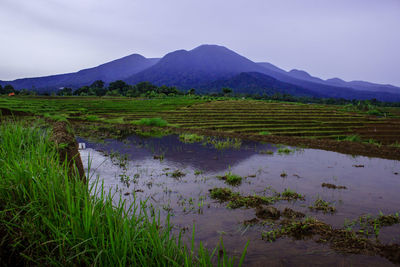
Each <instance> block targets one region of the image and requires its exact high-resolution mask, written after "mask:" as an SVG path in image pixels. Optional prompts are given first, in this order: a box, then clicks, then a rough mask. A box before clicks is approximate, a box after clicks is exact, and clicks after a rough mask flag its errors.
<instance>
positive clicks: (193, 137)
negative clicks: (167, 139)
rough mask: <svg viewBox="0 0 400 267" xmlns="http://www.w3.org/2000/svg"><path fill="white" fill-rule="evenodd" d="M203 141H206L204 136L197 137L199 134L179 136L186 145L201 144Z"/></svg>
mask: <svg viewBox="0 0 400 267" xmlns="http://www.w3.org/2000/svg"><path fill="white" fill-rule="evenodd" d="M203 139H204V136H202V135H197V134H190V133H185V134H181V135H179V140H181V141H182V142H184V143H196V142H201V141H203Z"/></svg>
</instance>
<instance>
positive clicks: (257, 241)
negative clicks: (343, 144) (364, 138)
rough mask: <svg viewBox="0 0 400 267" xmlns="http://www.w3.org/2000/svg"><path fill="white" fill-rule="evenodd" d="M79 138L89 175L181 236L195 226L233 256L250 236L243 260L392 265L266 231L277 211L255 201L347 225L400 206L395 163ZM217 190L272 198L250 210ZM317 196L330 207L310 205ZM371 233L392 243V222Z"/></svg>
mask: <svg viewBox="0 0 400 267" xmlns="http://www.w3.org/2000/svg"><path fill="white" fill-rule="evenodd" d="M78 141H79V142H81V143H85V148H84V149H82V150H81V151H80V153H81V158H82V161H83V163H84V166H88V164H89V165H90V176H91V181H94V180H95V178H96V177H100V181H103V182H104V187H105V189H106V190H111V192H113V193H114V192H115V193H116V194H115V196H116V197H118V198H119V196H122V198H123V199H125V200H126V201H127V203H131V202H132V201H134V196H136V198H137V200H147V206H151V205H153V206H154V207H155V209H156V210H159V211H160V215H161V217H162V218H166V216H167V214H170V215H171V222H172V224H173V225H174V232H175V233H179V232H180V231H183V233H184V240H186V241H189V240H190V239H191V234H192V228H193V225H195V229H196V230H195V240H196V242H200V241H201V242H203V244H205V245H206V246H207V247H208V248H210V249H212V248H214V247H215V246H216V245H217V244H218V243H219V240H220V238H221V237H222V238H223V242H224V246H225V248H226V250H227V251H228V253H229V254H231V255H237V256H238V257H239V256H240V254H241V252H242V250H243V248H244V246H245V244H246V242H247V241H248V240H250V245H249V247H248V251H247V256H246V260H245V266H256V265H258V266H309V265H326V264H330V265H340V266H342V265H343V266H348V265H352V266H377V265H379V266H391V265H393V263H392V262H391V261H389V260H388V257H386V258H385V257H381V256H377V255H374V253H362V254H354V253H345V252H346V251H341V250H340V249H338V248H337V247H336V248H334V247H332V246H331V243H329V242H315V240H316V239H315V238H313V237H312V236H311V237H306V236H304V237H306V238H303V236H301V238H300V239H295V238H293V237H291V236H285V235H282V236H277V237H276V238H271V232H270V231H273V230H274V229H278V228H279V227H281V225H282V224H281V222H282V221H283V220H285V219H284V216H283V215H281V216H279V215H278V216H275V217H274V216H262V214H263V213H262V212H260V209H261V210H262V208H266V207H271V206H272V207H274V208H276V209H273V210H272V211H273V212H280V214H283V211H284V210H285V208H290V209H291V210H293V211H296V212H300V213H303V214H304V215H305V216H306V217H305V218H308V217H313V218H316V219H317V220H319V221H322V222H324V223H327V224H329V225H331V226H332V227H333V228H335V229H341V228H343V229H345V228H346V227H347V228H348V227H349V224H350V222H351V221H353V220H358V218H359V217H360V216H366V215H368V214H370V215H372V216H379V214H380V213H383V214H395V213H397V212H399V210H400V162H399V161H393V160H385V159H379V158H367V157H360V156H349V155H344V154H339V153H335V152H329V151H323V150H315V149H299V148H292V147H290V148H286V147H281V146H276V145H272V144H262V143H256V142H250V141H242V142H241V143H239V144H234V145H233V146H234V147H230V148H225V149H217V148H216V147H215V144H214V145H213V144H211V143H204V144H203V143H202V142H196V143H183V142H181V141H180V139H179V137H178V136H177V135H170V136H165V137H162V138H142V137H139V136H130V137H128V138H126V139H124V140H106V142H104V143H93V142H89V141H87V140H85V139H81V138H79V139H78ZM229 175H237V176H240V177H241V178H242V179H241V181H237V182H236V183H233V184H234V185H230V184H229V183H228V181H227V179H225V180H224V177H225V178H226V177H227V176H229ZM239 180H240V179H239ZM323 184H325V186H322V185H323ZM333 185H335V186H339V188H332V187H334V186H333ZM214 188H228V189H230V190H231V191H232V192H238V193H240V196H259V197H265V198H263V199H268V200H270V201H271V203H270V205H265V203H264V204H263V205H257V206H259V207H257V208H256V207H255V205H247V207H246V204H245V205H243V203H242V205H241V207H239V208H236V207H237V206H238V205H236V206H235V205H232V203H229V199H228V201H221V198H220V199H215V198H211V194H210V190H211V189H214ZM283 192H291V193H293V192H296V193H298V194H301V196H302V198H298V199H291V198H289V200H285V199H284V198H282V197H280V198H279V197H277V196H283V195H284V194H283ZM235 196H238V195H237V194H236V195H235ZM268 197H269V198H268ZM274 197H275V198H274ZM236 198H237V197H236ZM225 200H226V199H225ZM230 200H231V201H232V198H231V199H230ZM318 200H321V201H323V203H325V204H327V205H328V206H329V207H333V208H334V209H335V211H334V212H330V211H328V210H326V211H324V210H318V209H315V208H314V209H310V206H314V207H315V204H316V203H315V201H318ZM239 206H240V205H239ZM260 207H262V208H260ZM299 220H302V219H299ZM303 220H304V218H303ZM345 223H346V226H344V224H345ZM353 227H354V229H356V230H359V229H360V226H358V228H357V226H353ZM361 229H363V228H361ZM268 232H270V234H268ZM367 235H369V233H368V234H367ZM376 236H378V237H379V240H380V241H379V242H380V243H379V244H390V243H396V244H399V243H400V227H399V224H395V225H393V226H388V227H382V228H380V230H379V232H378V233H376V230H375V232H374V235H372V234H371V235H369V239H370V240H373V241H376ZM319 241H321V240H319Z"/></svg>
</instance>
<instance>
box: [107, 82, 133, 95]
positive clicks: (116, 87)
mask: <svg viewBox="0 0 400 267" xmlns="http://www.w3.org/2000/svg"><path fill="white" fill-rule="evenodd" d="M129 88H130V86H129V85H128V84H127V83H126V82H124V81H122V80H118V81H115V82H112V83H110V85H109V86H108V90H109V91H118V94H119V95H126V92H127V91H128V90H129ZM114 94H115V92H114V93H113V95H114ZM107 95H108V94H107Z"/></svg>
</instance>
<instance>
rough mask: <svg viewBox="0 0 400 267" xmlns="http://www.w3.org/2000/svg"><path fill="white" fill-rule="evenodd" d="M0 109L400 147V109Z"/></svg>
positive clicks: (268, 105) (141, 105)
mask: <svg viewBox="0 0 400 267" xmlns="http://www.w3.org/2000/svg"><path fill="white" fill-rule="evenodd" d="M0 108H9V109H11V110H18V111H25V112H31V113H33V114H35V115H44V116H45V117H54V118H59V117H60V116H61V117H62V118H66V119H69V120H83V121H93V122H94V121H98V122H106V123H117V124H127V123H131V122H134V121H138V120H140V119H142V118H154V117H159V118H162V119H164V120H166V121H167V122H168V123H169V125H171V126H175V127H179V128H185V129H188V130H190V129H201V130H213V131H221V132H229V133H234V134H240V135H258V134H260V133H261V134H262V135H265V134H268V135H274V136H288V137H291V136H293V137H304V138H314V139H335V140H338V139H339V140H341V139H349V136H350V137H352V136H357V138H359V139H361V140H363V141H370V142H374V143H380V144H386V145H391V144H398V143H399V142H400V119H399V114H400V109H399V108H385V112H386V111H387V113H385V116H382V117H378V116H371V115H368V114H367V112H362V111H357V112H350V111H348V110H346V109H345V108H344V106H336V105H318V104H299V103H288V102H271V101H256V100H247V99H246V100H237V99H236V100H232V99H212V100H210V99H209V98H203V97H199V96H196V97H188V96H179V97H169V98H159V99H132V98H122V97H121V98H98V97H15V98H7V97H1V98H0Z"/></svg>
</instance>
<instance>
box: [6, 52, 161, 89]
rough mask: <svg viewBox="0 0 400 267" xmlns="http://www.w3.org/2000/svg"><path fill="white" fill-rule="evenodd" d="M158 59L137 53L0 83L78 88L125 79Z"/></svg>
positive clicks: (39, 87)
mask: <svg viewBox="0 0 400 267" xmlns="http://www.w3.org/2000/svg"><path fill="white" fill-rule="evenodd" d="M158 60H159V59H158V58H145V57H143V56H141V55H139V54H132V55H129V56H126V57H123V58H120V59H117V60H113V61H111V62H108V63H105V64H102V65H99V66H97V67H94V68H89V69H83V70H80V71H78V72H74V73H67V74H58V75H51V76H44V77H37V78H24V79H17V80H14V81H0V84H2V85H5V84H11V85H12V86H14V88H16V89H23V88H25V89H32V88H35V89H36V90H38V91H46V90H49V91H55V90H57V89H58V88H59V87H72V88H78V87H80V86H84V85H90V84H91V83H93V82H94V81H96V80H102V81H104V82H106V83H109V82H112V81H115V80H123V79H126V78H127V77H129V76H131V75H132V74H134V73H137V72H140V71H142V70H144V69H146V68H148V67H150V66H152V65H154V64H156V63H157V62H158Z"/></svg>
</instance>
